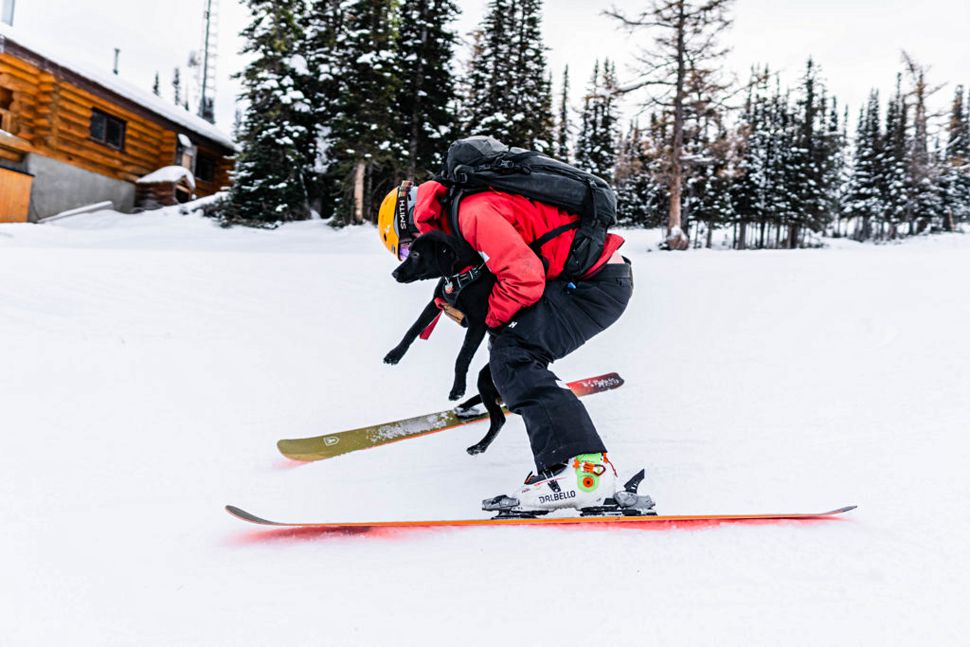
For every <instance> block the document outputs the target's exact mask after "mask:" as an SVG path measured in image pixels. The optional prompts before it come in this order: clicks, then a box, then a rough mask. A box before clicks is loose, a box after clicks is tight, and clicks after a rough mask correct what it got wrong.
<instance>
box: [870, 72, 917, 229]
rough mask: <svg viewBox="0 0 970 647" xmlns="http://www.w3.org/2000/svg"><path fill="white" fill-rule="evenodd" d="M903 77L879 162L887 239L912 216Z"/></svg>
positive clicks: (889, 112) (888, 113) (891, 107)
mask: <svg viewBox="0 0 970 647" xmlns="http://www.w3.org/2000/svg"><path fill="white" fill-rule="evenodd" d="M900 85H901V77H897V78H896V94H895V95H894V96H893V97H892V99H891V100H890V101H889V105H888V106H887V108H886V130H885V139H884V145H883V148H882V153H881V155H880V156H879V158H878V174H879V181H878V186H879V191H880V194H881V201H882V204H883V212H882V214H880V220H882V221H883V222H884V223H885V224H887V225H888V226H889V231H888V234H887V235H888V236H889V237H890V238H895V237H896V236H897V235H898V228H899V226H900V224H902V223H905V222H907V221H908V220H909V219H910V218H911V215H912V205H911V203H910V194H911V191H910V186H909V177H908V169H907V166H908V157H909V150H908V149H909V142H908V137H907V117H908V114H909V111H908V109H907V105H906V101H905V98H904V97H903V94H902V90H901V88H900Z"/></svg>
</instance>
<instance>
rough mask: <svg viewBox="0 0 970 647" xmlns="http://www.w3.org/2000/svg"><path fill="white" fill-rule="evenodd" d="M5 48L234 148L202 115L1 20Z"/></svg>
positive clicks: (0, 41)
mask: <svg viewBox="0 0 970 647" xmlns="http://www.w3.org/2000/svg"><path fill="white" fill-rule="evenodd" d="M4 52H8V53H10V54H11V55H13V56H17V57H18V58H24V59H26V60H27V61H28V62H30V63H33V64H35V65H37V66H38V67H41V68H42V69H46V70H48V71H63V72H64V73H65V76H67V77H69V78H68V80H70V81H77V80H80V81H81V83H80V84H81V85H85V83H84V82H87V83H86V84H87V85H93V86H96V87H95V88H94V89H100V90H101V92H100V94H105V93H107V94H108V95H113V97H116V98H117V99H116V100H120V101H118V102H119V103H121V104H122V105H124V106H125V107H126V108H128V107H130V106H134V108H135V109H134V110H132V111H133V112H136V113H138V112H142V113H144V112H147V113H149V115H151V116H154V117H155V119H156V120H158V118H159V117H160V118H161V121H163V122H168V123H169V124H171V125H172V126H174V128H173V130H177V129H179V128H182V129H185V130H188V131H190V132H191V133H193V134H195V135H197V136H201V137H202V138H204V139H207V140H209V141H210V142H212V143H214V144H217V145H219V146H221V147H223V148H227V149H229V150H230V151H235V150H236V145H235V143H234V142H233V141H232V138H231V137H229V135H227V134H226V133H224V132H223V131H221V130H220V129H218V128H216V127H215V126H214V125H213V124H210V123H209V122H208V121H206V120H205V119H202V118H201V117H199V116H197V115H194V114H192V113H191V112H189V111H188V110H185V109H183V108H180V107H178V106H175V105H173V104H171V103H169V102H168V101H166V100H165V99H163V98H161V97H159V96H156V95H155V94H153V93H152V92H149V91H147V90H143V89H141V88H139V87H137V86H135V85H133V84H131V83H129V82H127V81H124V80H122V79H121V78H120V77H118V76H117V75H116V74H112V73H111V72H107V71H103V70H98V69H95V68H92V67H88V66H86V65H83V64H80V63H77V62H75V61H73V60H71V59H70V58H69V57H67V56H63V55H59V54H56V53H54V52H53V51H51V48H50V47H49V46H46V45H42V44H40V43H37V42H35V41H34V40H33V39H30V38H24V37H23V36H21V35H20V34H19V33H16V31H15V30H14V28H12V27H10V26H8V25H5V24H0V54H2V53H4ZM52 68H53V69H52ZM71 77H74V78H71ZM126 104H127V105H126Z"/></svg>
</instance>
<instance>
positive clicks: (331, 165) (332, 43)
mask: <svg viewBox="0 0 970 647" xmlns="http://www.w3.org/2000/svg"><path fill="white" fill-rule="evenodd" d="M346 4H348V2H347V0H309V4H308V8H307V9H308V10H307V17H306V25H307V27H306V36H305V42H304V49H305V52H306V59H307V66H308V68H309V71H310V74H309V76H308V79H307V85H308V92H309V94H310V96H312V97H313V101H312V102H311V103H312V105H311V108H312V110H313V112H312V115H311V119H312V122H313V125H312V134H313V159H312V160H311V162H312V168H311V169H310V172H309V173H307V174H305V175H307V176H308V178H309V179H308V182H307V192H308V196H309V199H310V203H311V205H313V207H314V209H316V211H317V212H318V213H319V214H320V215H321V216H322V217H324V218H330V217H332V216H333V215H334V213H335V205H336V202H337V201H338V199H339V196H340V195H341V190H342V182H343V181H344V179H345V178H343V177H340V176H339V175H338V173H337V172H336V170H335V160H334V155H333V132H332V130H333V121H334V118H335V116H336V114H337V98H338V96H339V78H340V67H341V60H340V57H339V51H338V42H341V39H342V38H343V28H344V5H346Z"/></svg>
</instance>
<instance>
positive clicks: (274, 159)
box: [224, 0, 311, 223]
mask: <svg viewBox="0 0 970 647" xmlns="http://www.w3.org/2000/svg"><path fill="white" fill-rule="evenodd" d="M247 6H248V8H249V10H250V12H251V13H252V22H251V23H250V24H249V26H248V27H247V28H246V29H245V30H244V31H243V36H244V37H245V39H246V45H245V47H244V50H243V51H244V52H245V53H247V54H250V55H251V57H252V60H251V62H250V63H249V65H247V66H246V69H245V70H244V71H243V72H242V74H241V77H242V83H243V91H244V94H243V96H244V99H245V101H246V104H247V110H246V115H245V118H244V120H243V123H242V128H241V133H240V137H239V145H240V148H241V151H240V153H239V156H238V159H237V162H236V169H235V173H234V176H233V180H234V181H233V186H232V190H231V192H230V196H229V204H228V205H227V207H226V213H225V216H224V219H225V221H226V222H229V223H232V222H263V223H273V222H277V221H285V220H299V219H303V218H306V217H308V215H309V206H308V203H307V192H306V186H305V181H304V175H303V171H304V169H305V168H306V167H307V165H308V159H307V157H308V153H307V151H308V150H309V149H310V147H311V144H310V141H311V133H310V131H309V129H308V128H307V126H306V121H307V115H308V114H309V112H310V106H309V101H308V99H307V97H306V96H305V95H304V94H303V92H302V91H301V90H300V88H299V87H298V81H297V78H298V77H299V76H300V74H301V72H302V69H303V68H305V66H306V63H305V61H304V60H303V59H302V57H301V56H299V55H298V54H297V52H298V51H299V43H300V42H301V39H302V30H301V29H300V27H299V24H298V19H299V17H300V16H301V15H302V11H303V8H304V7H303V5H302V2H300V1H298V0H297V1H291V2H288V3H280V2H276V1H275V0H247Z"/></svg>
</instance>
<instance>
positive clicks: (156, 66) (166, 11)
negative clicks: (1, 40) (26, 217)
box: [14, 0, 970, 131]
mask: <svg viewBox="0 0 970 647" xmlns="http://www.w3.org/2000/svg"><path fill="white" fill-rule="evenodd" d="M218 1H219V3H220V4H221V17H220V18H221V19H220V34H219V50H218V54H219V57H218V75H217V76H218V78H217V87H216V92H217V106H216V110H217V122H218V125H219V126H221V127H222V128H223V129H224V130H227V131H228V130H229V129H230V128H231V126H232V118H233V112H234V104H235V95H236V93H237V92H238V83H237V82H235V81H233V80H231V79H230V76H231V74H233V73H235V72H238V71H239V70H240V69H241V67H242V66H243V64H244V61H243V60H242V57H240V56H239V55H238V52H239V50H240V48H241V46H242V41H241V39H240V38H239V35H238V34H239V31H240V30H241V29H242V28H243V27H244V26H245V25H246V23H247V21H248V16H247V12H246V10H245V9H244V8H243V6H242V3H241V2H240V1H239V0H218ZM204 3H205V0H166V1H165V2H158V3H155V2H147V1H144V0H140V1H132V0H85V1H82V2H79V1H78V0H17V9H16V16H15V21H14V25H15V27H16V28H17V30H18V31H21V32H24V33H27V34H29V35H30V36H32V37H33V38H39V39H42V40H43V41H44V42H48V43H50V44H51V46H52V47H56V48H57V49H59V50H60V51H61V52H62V53H64V54H65V55H67V56H71V57H77V59H78V60H81V61H83V62H84V63H87V64H90V65H96V66H100V67H102V68H105V69H110V68H111V65H112V61H113V56H114V48H115V47H118V48H120V49H121V66H120V68H121V70H120V73H121V76H122V77H123V78H125V79H126V80H128V81H131V82H133V83H136V84H138V85H141V86H142V87H144V88H146V89H150V88H151V85H152V82H153V80H154V76H155V72H156V71H158V72H160V73H161V78H162V88H163V95H164V96H170V93H171V87H170V84H171V77H172V70H173V69H174V68H175V67H176V66H181V67H182V68H183V74H185V73H186V61H187V60H188V53H189V51H190V50H194V49H195V50H197V49H199V48H200V45H201V42H202V13H203V6H204ZM458 4H459V6H461V8H462V10H463V14H462V16H461V18H460V20H459V23H458V28H459V30H460V32H461V33H462V34H463V35H464V34H467V32H468V31H470V30H472V29H474V28H475V27H476V26H477V24H478V22H479V21H480V20H481V17H482V14H483V11H484V8H485V6H486V4H487V2H486V0H458ZM545 4H546V10H545V23H544V33H545V41H546V44H547V46H548V47H549V48H550V51H549V62H550V66H551V69H552V70H553V73H554V74H555V76H556V79H557V81H558V78H559V76H560V75H561V74H562V69H563V67H564V66H565V65H567V64H568V65H569V66H570V71H571V76H572V85H573V97H574V103H578V97H579V96H580V95H581V92H582V89H583V88H584V87H585V85H586V82H587V80H588V77H589V76H590V74H591V72H592V66H593V59H594V58H596V57H604V56H608V57H610V58H612V59H614V60H616V61H617V69H618V72H619V75H620V77H621V81H622V80H623V78H629V77H630V76H631V73H630V72H629V71H628V70H627V65H628V64H629V63H630V61H631V56H632V55H633V53H635V52H636V51H637V48H639V47H641V46H648V45H649V38H648V37H647V36H646V35H645V34H642V35H635V36H632V37H631V36H628V35H626V34H625V33H623V32H621V31H618V30H617V28H616V24H615V22H614V21H611V20H609V19H608V18H606V17H604V16H603V15H602V11H603V10H604V9H606V8H609V7H610V6H614V5H615V6H618V7H620V8H623V9H627V10H630V11H635V10H636V9H637V8H639V7H643V6H645V5H646V4H647V3H646V2H645V1H644V0H616V1H615V2H607V1H600V0H546V3H545ZM733 16H734V19H735V23H734V27H733V28H732V29H731V31H730V32H729V33H728V35H727V36H726V38H725V44H727V45H729V46H730V47H731V48H732V51H731V54H730V55H729V58H728V59H727V61H726V66H727V67H728V68H729V69H730V70H731V71H733V72H735V73H736V74H737V75H738V76H739V77H741V78H745V77H746V76H747V71H748V70H749V69H750V67H751V66H752V65H754V64H759V63H768V64H770V65H771V67H772V68H773V69H776V70H780V71H781V73H782V75H783V81H785V82H786V83H788V82H792V83H793V82H794V80H795V79H797V77H798V75H799V74H800V73H801V71H802V69H803V67H804V64H805V60H806V59H807V58H808V56H809V55H811V56H813V57H814V58H815V60H816V61H817V62H818V63H819V65H820V66H821V68H822V71H823V74H824V76H825V78H826V79H827V81H828V86H829V88H830V91H831V92H833V93H834V94H835V95H836V96H838V97H839V99H840V100H841V101H843V102H848V103H849V105H850V107H851V108H852V111H853V115H854V114H855V112H856V111H857V110H858V108H859V106H860V104H861V103H862V102H863V101H864V100H865V97H866V95H867V94H868V92H869V90H870V88H871V87H873V86H877V87H879V88H880V89H881V90H883V91H884V92H888V91H890V90H891V89H892V86H893V85H894V83H895V78H896V73H897V72H898V71H899V70H900V69H901V65H900V52H901V50H903V49H905V50H906V51H908V52H909V53H910V54H912V55H913V56H914V57H915V58H917V60H919V61H921V62H923V63H925V64H928V65H930V66H931V67H932V69H931V77H930V80H931V81H932V82H933V83H948V84H949V85H947V87H946V88H944V89H943V90H942V91H941V92H940V93H939V94H938V95H937V96H936V97H935V99H934V103H935V104H936V105H937V106H938V107H940V108H941V109H942V108H944V107H945V106H947V105H948V103H949V101H950V98H951V96H952V93H953V86H954V85H955V84H958V83H963V84H970V0H923V1H922V2H914V1H913V0H737V2H736V4H735V9H734V11H733Z"/></svg>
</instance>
